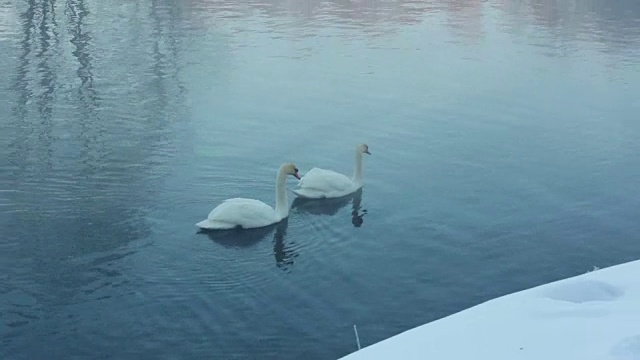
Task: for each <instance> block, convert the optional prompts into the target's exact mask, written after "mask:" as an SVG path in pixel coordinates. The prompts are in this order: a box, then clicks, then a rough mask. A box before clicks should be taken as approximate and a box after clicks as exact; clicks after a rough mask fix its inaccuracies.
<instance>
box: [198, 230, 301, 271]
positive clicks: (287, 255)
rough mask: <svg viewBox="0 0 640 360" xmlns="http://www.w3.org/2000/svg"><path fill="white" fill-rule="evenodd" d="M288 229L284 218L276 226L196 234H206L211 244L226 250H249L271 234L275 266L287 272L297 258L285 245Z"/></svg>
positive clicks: (203, 231)
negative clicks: (213, 243) (218, 245)
mask: <svg viewBox="0 0 640 360" xmlns="http://www.w3.org/2000/svg"><path fill="white" fill-rule="evenodd" d="M288 228H289V218H285V219H284V220H282V221H280V222H279V223H277V224H273V225H270V226H265V227H261V228H256V229H241V228H236V229H231V230H213V231H212V230H200V231H198V234H207V236H208V237H209V239H211V240H212V241H213V242H215V243H217V244H220V245H222V246H224V247H226V248H249V247H251V246H254V245H256V244H258V243H259V242H260V241H262V240H264V239H265V238H266V237H268V236H269V234H271V233H272V232H273V255H274V256H275V259H276V266H277V267H279V268H282V269H283V270H285V271H289V270H290V267H291V266H292V265H293V264H294V261H293V259H294V258H296V257H298V254H297V253H296V252H295V250H294V249H293V247H292V246H291V244H286V243H285V239H286V235H287V229H288ZM274 229H275V232H274Z"/></svg>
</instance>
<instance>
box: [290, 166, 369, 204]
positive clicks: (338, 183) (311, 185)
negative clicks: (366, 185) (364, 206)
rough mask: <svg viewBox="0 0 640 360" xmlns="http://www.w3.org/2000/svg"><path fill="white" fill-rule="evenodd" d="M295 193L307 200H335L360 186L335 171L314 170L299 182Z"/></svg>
mask: <svg viewBox="0 0 640 360" xmlns="http://www.w3.org/2000/svg"><path fill="white" fill-rule="evenodd" d="M298 186H299V188H298V189H295V190H293V192H294V193H295V194H296V195H298V196H300V197H305V198H312V199H317V198H334V197H341V196H344V195H347V194H349V193H352V192H354V191H356V190H358V188H359V187H360V186H358V184H356V183H354V182H353V180H351V179H349V178H348V177H346V176H345V175H343V174H340V173H337V172H335V171H333V170H325V169H320V168H313V169H311V170H309V172H307V173H306V174H305V175H304V176H303V177H302V179H300V181H299V182H298Z"/></svg>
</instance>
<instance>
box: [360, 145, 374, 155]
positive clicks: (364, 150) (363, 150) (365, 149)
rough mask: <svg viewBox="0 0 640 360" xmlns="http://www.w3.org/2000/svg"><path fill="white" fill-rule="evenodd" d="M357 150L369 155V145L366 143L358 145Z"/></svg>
mask: <svg viewBox="0 0 640 360" xmlns="http://www.w3.org/2000/svg"><path fill="white" fill-rule="evenodd" d="M358 151H360V152H361V153H363V154H368V155H371V153H370V152H369V146H367V144H360V145H358Z"/></svg>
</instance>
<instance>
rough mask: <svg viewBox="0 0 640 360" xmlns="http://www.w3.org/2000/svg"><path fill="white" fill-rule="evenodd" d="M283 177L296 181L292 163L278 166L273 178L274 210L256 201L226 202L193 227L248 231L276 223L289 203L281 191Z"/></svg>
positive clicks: (296, 175)
mask: <svg viewBox="0 0 640 360" xmlns="http://www.w3.org/2000/svg"><path fill="white" fill-rule="evenodd" d="M287 175H293V176H295V177H296V178H297V179H298V180H300V175H298V169H297V168H296V166H295V165H294V164H291V163H286V164H282V166H280V170H279V171H278V176H277V177H276V207H275V209H273V208H272V207H271V206H269V205H267V204H265V203H263V202H262V201H260V200H254V199H245V198H233V199H228V200H225V201H223V202H222V203H221V204H220V205H218V206H216V207H215V208H214V209H213V210H211V212H210V213H209V216H207V218H206V219H205V220H202V221H200V222H199V223H197V224H196V226H198V227H199V228H201V229H208V230H214V229H215V230H222V229H233V228H236V227H242V228H244V229H251V228H259V227H263V226H268V225H271V224H275V223H277V222H279V221H280V220H282V219H284V218H286V217H287V216H289V202H288V201H287V193H286V191H285V183H286V181H287Z"/></svg>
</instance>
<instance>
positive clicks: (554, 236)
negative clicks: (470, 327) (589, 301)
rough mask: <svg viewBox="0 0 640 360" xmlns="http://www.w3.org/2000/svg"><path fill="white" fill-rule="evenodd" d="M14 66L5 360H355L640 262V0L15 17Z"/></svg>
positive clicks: (129, 4)
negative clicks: (390, 340) (265, 213)
mask: <svg viewBox="0 0 640 360" xmlns="http://www.w3.org/2000/svg"><path fill="white" fill-rule="evenodd" d="M240 3H244V4H245V5H239V4H240ZM0 49H1V51H0V84H1V85H0V114H1V117H0V125H1V127H2V129H1V131H0V222H1V225H2V233H1V234H2V235H1V238H0V341H1V343H0V344H1V345H0V357H1V358H5V359H50V358H55V357H57V358H91V359H100V358H120V359H124V358H128V359H132V358H171V359H177V358H196V357H206V358H215V359H245V358H249V359H250V358H278V359H335V358H337V357H340V356H344V355H346V354H348V353H350V352H352V351H354V350H355V349H356V343H355V339H354V336H353V330H352V329H353V328H352V327H353V324H357V326H358V330H359V333H360V338H361V340H362V343H363V345H370V344H372V343H374V342H377V341H380V340H383V339H385V338H387V337H389V336H392V335H395V334H397V333H399V332H402V331H404V330H407V329H410V328H412V327H415V326H418V325H421V324H423V323H426V322H429V321H433V320H435V319H438V318H441V317H443V316H446V315H449V314H452V313H454V312H456V311H459V310H462V309H464V308H466V307H469V306H472V305H475V304H478V303H480V302H482V301H485V300H488V299H490V298H494V297H497V296H500V295H504V294H507V293H510V292H514V291H517V290H521V289H524V288H527V287H531V286H534V285H539V284H542V283H545V282H548V281H552V280H557V279H560V278H563V277H567V276H573V275H577V274H581V273H584V272H586V271H588V270H590V269H591V268H592V267H593V266H599V267H604V266H609V265H613V264H617V263H620V262H625V261H630V260H635V259H638V258H640V241H639V239H638V233H640V222H638V218H637V215H638V209H639V208H640V195H639V193H638V185H639V184H638V179H639V178H640V157H639V156H638V154H640V142H639V141H638V138H639V136H640V120H639V119H640V118H639V117H638V113H639V112H640V97H639V96H638V94H640V65H639V64H640V61H639V60H638V59H640V2H638V1H635V0H626V1H625V0H621V1H615V2H610V1H605V0H599V1H597V0H585V1H569V0H567V1H560V0H558V1H543V0H529V1H500V0H490V1H485V2H479V1H445V2H441V1H423V2H419V1H393V2H386V1H373V0H371V1H366V0H365V1H341V0H338V1H323V2H320V1H305V2H295V1H294V2H291V1H276V0H273V1H269V0H265V1H248V2H231V1H204V0H191V1H183V0H139V1H115V2H103V1H97V0H57V1H54V0H28V1H17V0H0ZM360 142H366V143H367V144H368V145H369V147H370V150H371V152H372V154H373V155H372V156H370V157H366V158H365V181H366V186H365V187H364V189H363V191H362V192H361V193H359V194H356V195H355V196H353V197H352V198H346V199H343V200H341V201H331V202H321V203H298V202H295V203H294V204H293V209H292V212H291V214H290V217H289V218H288V220H287V221H285V222H283V223H281V224H279V225H278V226H275V227H271V228H267V229H264V230H255V231H251V232H242V233H234V232H232V233H226V234H221V235H207V234H198V231H197V229H196V227H195V225H194V224H195V223H196V222H198V221H200V220H202V219H203V218H204V217H206V215H207V214H208V212H209V211H210V210H211V209H212V208H213V207H214V206H215V205H216V204H218V203H219V202H220V201H221V200H223V199H225V198H228V197H235V196H243V197H253V198H258V199H261V200H264V201H266V202H267V203H270V204H273V203H274V181H275V174H276V171H277V168H278V166H279V165H280V164H281V163H283V162H285V161H292V162H295V163H296V165H297V166H298V167H299V168H300V169H301V170H302V171H303V172H304V171H307V170H309V169H310V168H312V167H313V166H321V167H325V168H331V169H334V170H338V171H341V172H345V173H350V172H351V170H352V167H353V151H354V148H355V146H356V145H357V144H358V143H360ZM288 186H289V188H293V187H294V186H295V182H294V181H293V180H291V179H290V180H289V182H288ZM293 200H294V199H293V196H292V194H291V193H290V196H289V201H290V202H292V203H293Z"/></svg>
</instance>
